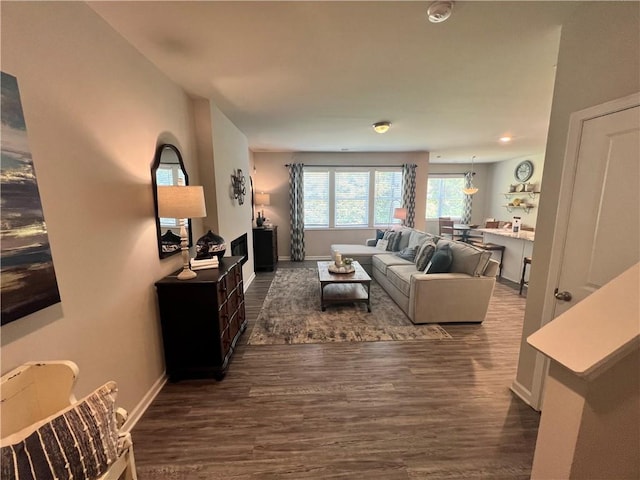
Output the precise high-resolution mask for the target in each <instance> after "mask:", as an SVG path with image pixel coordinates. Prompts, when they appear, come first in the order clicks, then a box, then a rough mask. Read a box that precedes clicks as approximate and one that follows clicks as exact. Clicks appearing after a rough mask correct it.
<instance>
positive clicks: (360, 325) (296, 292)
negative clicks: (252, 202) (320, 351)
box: [249, 268, 452, 345]
mask: <svg viewBox="0 0 640 480" xmlns="http://www.w3.org/2000/svg"><path fill="white" fill-rule="evenodd" d="M447 338H452V337H451V335H449V334H448V333H447V331H446V330H445V329H444V328H442V327H441V326H440V325H437V324H429V325H414V324H413V323H411V321H410V320H409V319H408V318H407V316H406V315H405V314H404V312H403V311H402V310H400V307H398V306H397V305H396V304H395V302H394V301H393V300H392V299H391V297H389V295H387V293H386V292H385V291H384V290H383V289H382V287H380V286H379V285H378V284H377V283H376V282H375V280H374V281H372V282H371V313H368V312H367V307H366V305H365V304H363V303H358V304H345V305H330V306H328V307H327V309H326V311H324V312H323V311H321V310H320V281H319V280H318V272H317V270H316V269H315V268H283V269H279V270H277V271H276V274H275V277H274V279H273V282H272V283H271V287H270V288H269V292H268V293H267V297H266V299H265V301H264V305H263V306H262V310H261V311H260V314H259V315H258V319H257V320H256V324H255V326H254V328H253V331H252V332H251V337H250V338H249V344H250V345H274V344H280V345H282V344H292V343H327V342H377V341H389V340H440V339H447Z"/></svg>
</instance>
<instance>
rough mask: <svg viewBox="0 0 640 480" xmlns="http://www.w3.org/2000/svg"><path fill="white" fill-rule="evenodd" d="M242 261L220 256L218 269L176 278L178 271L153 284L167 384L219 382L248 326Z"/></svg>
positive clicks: (240, 258) (236, 258)
mask: <svg viewBox="0 0 640 480" xmlns="http://www.w3.org/2000/svg"><path fill="white" fill-rule="evenodd" d="M242 258H243V257H240V256H235V257H223V258H222V259H221V260H220V266H219V267H218V268H211V269H206V270H198V271H197V273H198V276H197V277H196V278H194V279H191V280H178V279H177V277H176V276H177V274H178V273H179V272H180V271H181V270H182V269H180V270H179V271H177V272H175V273H173V274H171V275H169V276H167V277H165V278H163V279H162V280H160V281H158V282H156V284H155V285H156V289H157V292H158V303H159V306H160V322H161V324H162V338H163V343H164V356H165V362H166V367H167V375H168V376H169V380H170V381H177V380H180V379H183V378H203V377H205V378H207V377H213V378H215V379H216V380H222V379H223V378H224V376H225V374H226V372H227V369H228V367H229V362H230V360H231V355H232V354H233V351H234V349H235V346H236V343H237V342H238V339H239V338H240V336H241V335H242V332H244V331H245V330H246V328H247V319H246V316H245V308H244V283H243V280H242V264H241V260H242Z"/></svg>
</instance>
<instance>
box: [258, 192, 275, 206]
mask: <svg viewBox="0 0 640 480" xmlns="http://www.w3.org/2000/svg"><path fill="white" fill-rule="evenodd" d="M256 205H271V195H269V194H268V193H256Z"/></svg>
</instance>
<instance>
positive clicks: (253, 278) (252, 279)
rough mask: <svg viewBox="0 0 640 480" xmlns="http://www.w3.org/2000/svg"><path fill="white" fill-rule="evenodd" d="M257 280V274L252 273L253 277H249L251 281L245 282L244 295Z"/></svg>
mask: <svg viewBox="0 0 640 480" xmlns="http://www.w3.org/2000/svg"><path fill="white" fill-rule="evenodd" d="M255 279H256V272H251V275H250V276H249V279H248V280H247V281H245V282H244V288H243V291H244V293H247V289H248V288H249V285H251V283H252V282H253V281H254V280H255Z"/></svg>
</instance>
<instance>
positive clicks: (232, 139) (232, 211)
mask: <svg viewBox="0 0 640 480" xmlns="http://www.w3.org/2000/svg"><path fill="white" fill-rule="evenodd" d="M211 126H212V132H213V159H214V165H215V175H214V178H213V179H211V178H208V177H204V178H203V179H202V181H203V185H205V188H206V187H207V186H209V185H211V184H212V180H213V182H215V192H216V204H217V208H218V211H217V216H218V231H217V232H216V233H218V234H219V235H221V236H222V237H223V238H224V239H225V241H226V243H227V253H226V255H227V256H228V255H230V254H231V240H233V239H234V238H237V237H239V236H240V235H242V234H243V233H246V234H247V242H248V247H249V259H248V261H247V262H246V263H245V264H244V266H243V268H242V273H243V276H244V279H245V282H247V283H248V282H249V281H250V280H251V279H252V277H253V232H252V230H251V187H250V183H249V174H250V170H249V142H248V141H247V137H245V135H244V134H243V133H242V132H241V131H240V130H238V128H237V127H236V126H235V125H234V124H233V123H231V121H230V120H229V119H228V118H227V117H226V116H225V115H224V113H222V112H221V111H220V109H219V108H218V107H217V106H216V105H214V104H211ZM237 169H240V170H242V173H243V174H244V176H245V178H246V193H247V194H246V196H245V198H244V203H243V204H242V205H240V204H239V202H238V200H235V199H234V198H233V194H232V190H231V174H232V173H234V171H236V170H237ZM214 227H215V226H213V225H211V226H210V225H208V224H207V223H206V222H205V228H207V229H209V228H214Z"/></svg>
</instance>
